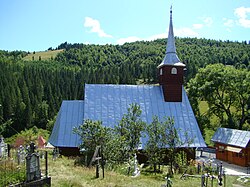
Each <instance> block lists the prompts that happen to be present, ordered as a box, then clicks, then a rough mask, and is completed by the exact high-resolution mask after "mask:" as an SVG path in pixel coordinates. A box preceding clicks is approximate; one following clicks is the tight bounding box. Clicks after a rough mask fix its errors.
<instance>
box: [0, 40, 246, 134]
mask: <svg viewBox="0 0 250 187" xmlns="http://www.w3.org/2000/svg"><path fill="white" fill-rule="evenodd" d="M176 47H177V53H178V56H179V58H180V59H181V60H182V61H183V62H184V63H185V64H186V65H187V72H186V80H185V84H186V83H187V82H188V81H189V80H190V79H191V78H193V77H194V76H195V75H196V73H197V71H198V70H199V69H200V68H201V67H205V66H206V65H208V64H214V63H222V64H225V65H232V66H235V67H237V68H244V69H248V70H249V69H250V55H249V54H250V45H249V44H247V43H246V42H242V43H239V42H231V41H216V40H207V39H195V38H176ZM165 48H166V41H165V39H159V40H155V41H152V42H148V41H141V42H134V43H126V44H124V45H84V44H68V43H67V42H65V43H63V44H60V45H59V46H58V48H57V49H59V50H54V51H46V52H35V54H28V53H27V52H20V51H13V52H7V51H0V66H1V69H0V106H1V107H0V124H6V123H7V122H8V121H9V120H10V119H11V127H12V128H6V127H5V126H2V128H0V134H3V135H4V136H5V137H8V136H11V135H13V134H15V133H16V131H17V132H20V131H21V130H23V129H25V128H30V127H32V126H37V127H38V128H43V129H48V130H51V128H52V126H51V124H52V125H53V121H54V120H55V116H56V114H57V112H58V110H59V108H60V105H61V102H62V100H74V99H82V98H83V93H84V92H83V89H84V84H85V83H107V84H136V83H143V84H155V83H157V74H156V70H157V66H158V65H159V64H160V63H161V61H162V60H163V58H164V55H165ZM27 54H28V55H27ZM33 56H34V60H33V59H32V57H33ZM39 56H41V59H40V60H39ZM51 57H53V58H51ZM13 129H15V131H14V130H13Z"/></svg>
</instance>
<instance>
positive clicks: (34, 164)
mask: <svg viewBox="0 0 250 187" xmlns="http://www.w3.org/2000/svg"><path fill="white" fill-rule="evenodd" d="M26 177H27V178H26V181H27V182H30V181H33V180H39V179H41V170H40V160H39V154H38V153H36V152H35V144H34V143H31V144H30V150H29V153H28V155H27V156H26Z"/></svg>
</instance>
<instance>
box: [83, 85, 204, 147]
mask: <svg viewBox="0 0 250 187" xmlns="http://www.w3.org/2000/svg"><path fill="white" fill-rule="evenodd" d="M182 93H183V94H182V102H165V101H164V98H163V92H162V89H161V86H153V85H110V84H86V85H85V100H84V105H85V106H84V119H91V120H101V121H102V123H103V125H105V126H109V127H114V125H115V124H118V123H119V121H120V120H121V119H122V117H123V115H124V114H125V113H127V109H128V107H129V105H130V104H131V103H137V104H139V105H140V107H141V110H142V114H141V118H142V120H143V121H145V122H146V123H147V124H149V123H151V122H152V118H153V116H158V117H159V119H161V120H163V119H164V118H165V117H174V121H175V127H176V129H181V130H180V131H179V137H180V138H181V140H182V141H183V142H184V141H185V140H184V138H185V136H184V134H185V132H186V133H187V134H188V137H189V138H190V139H192V140H193V143H192V144H190V145H183V146H182V147H206V144H205V142H204V139H203V137H202V135H201V132H200V129H199V126H198V124H197V121H196V119H195V116H194V113H193V110H192V108H191V105H190V103H189V100H188V97H187V94H186V92H185V90H184V88H183V92H182ZM145 141H146V139H142V147H144V145H145Z"/></svg>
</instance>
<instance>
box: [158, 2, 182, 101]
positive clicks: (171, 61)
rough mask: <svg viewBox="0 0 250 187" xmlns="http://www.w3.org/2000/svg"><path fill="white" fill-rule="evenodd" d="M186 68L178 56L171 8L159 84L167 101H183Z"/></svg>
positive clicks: (159, 71)
mask: <svg viewBox="0 0 250 187" xmlns="http://www.w3.org/2000/svg"><path fill="white" fill-rule="evenodd" d="M184 68H185V64H183V63H182V62H181V61H180V59H179V58H178V56H177V54H176V47H175V39H174V31H173V22H172V6H171V8H170V23H169V31H168V41H167V48H166V55H165V57H164V59H163V61H162V63H161V64H160V65H159V66H158V77H159V83H160V85H162V89H163V94H164V100H165V101H167V102H181V101H182V84H183V75H184Z"/></svg>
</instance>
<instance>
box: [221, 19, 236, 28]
mask: <svg viewBox="0 0 250 187" xmlns="http://www.w3.org/2000/svg"><path fill="white" fill-rule="evenodd" d="M223 21H224V25H225V26H226V27H233V26H234V20H232V19H227V18H223Z"/></svg>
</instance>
